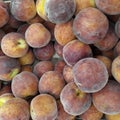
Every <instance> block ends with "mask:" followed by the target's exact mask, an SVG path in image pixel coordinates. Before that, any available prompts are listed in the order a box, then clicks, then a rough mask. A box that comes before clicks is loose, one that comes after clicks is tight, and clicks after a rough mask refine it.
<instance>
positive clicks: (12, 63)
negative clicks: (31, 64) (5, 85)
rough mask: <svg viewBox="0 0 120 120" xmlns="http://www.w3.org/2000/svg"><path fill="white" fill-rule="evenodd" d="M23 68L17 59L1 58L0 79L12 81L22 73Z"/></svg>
mask: <svg viewBox="0 0 120 120" xmlns="http://www.w3.org/2000/svg"><path fill="white" fill-rule="evenodd" d="M20 69H21V66H20V63H19V61H18V60H17V59H15V58H10V57H8V56H0V79H1V80H3V81H11V80H12V79H13V77H14V76H16V74H18V73H19V72H20Z"/></svg>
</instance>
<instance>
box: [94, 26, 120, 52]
mask: <svg viewBox="0 0 120 120" xmlns="http://www.w3.org/2000/svg"><path fill="white" fill-rule="evenodd" d="M114 27H115V26H114V25H112V24H110V25H109V29H108V32H107V34H106V36H105V37H104V38H103V39H101V40H100V41H98V42H96V43H95V44H94V45H95V46H96V47H97V48H98V49H100V50H101V51H108V50H111V49H112V48H113V47H115V45H116V44H117V42H118V40H119V38H118V37H117V35H116V33H115V30H114Z"/></svg>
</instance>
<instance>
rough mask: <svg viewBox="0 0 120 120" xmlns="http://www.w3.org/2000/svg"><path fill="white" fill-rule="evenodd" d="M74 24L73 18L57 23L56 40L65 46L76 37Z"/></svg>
mask: <svg viewBox="0 0 120 120" xmlns="http://www.w3.org/2000/svg"><path fill="white" fill-rule="evenodd" d="M72 25H73V20H70V21H68V22H66V23H63V24H56V25H55V30H54V35H55V39H56V41H57V42H58V43H59V44H60V45H62V46H64V45H66V44H67V43H68V42H70V41H72V40H74V39H75V35H74V33H73V30H72Z"/></svg>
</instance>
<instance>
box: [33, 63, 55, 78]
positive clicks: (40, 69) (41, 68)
mask: <svg viewBox="0 0 120 120" xmlns="http://www.w3.org/2000/svg"><path fill="white" fill-rule="evenodd" d="M53 69H54V65H53V63H52V62H51V61H39V62H38V63H36V64H35V65H34V67H33V73H35V74H36V75H37V76H38V77H39V78H40V77H41V76H42V75H43V74H44V73H45V72H48V71H52V70H53Z"/></svg>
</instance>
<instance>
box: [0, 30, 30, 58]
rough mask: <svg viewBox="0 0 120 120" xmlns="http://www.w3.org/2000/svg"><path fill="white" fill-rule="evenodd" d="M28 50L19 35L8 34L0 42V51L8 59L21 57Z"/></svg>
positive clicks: (21, 36)
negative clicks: (0, 50)
mask: <svg viewBox="0 0 120 120" xmlns="http://www.w3.org/2000/svg"><path fill="white" fill-rule="evenodd" d="M28 48H29V46H28V44H27V43H26V41H25V38H24V36H23V35H22V34H20V33H16V32H11V33H8V34H6V35H5V36H4V37H3V38H2V40H1V49H2V51H3V52H4V53H5V55H7V56H9V57H13V58H19V57H22V56H24V55H25V54H26V53H27V51H28Z"/></svg>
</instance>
